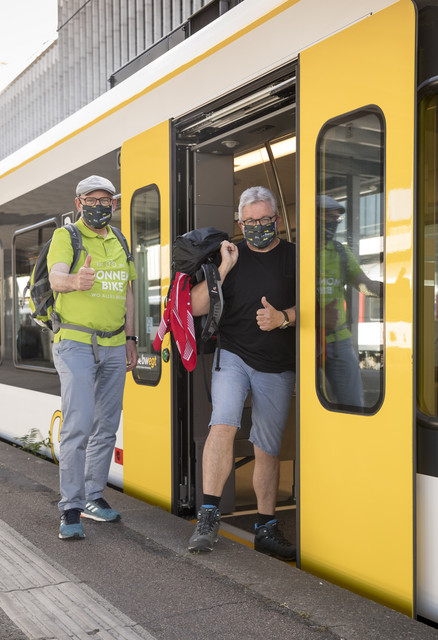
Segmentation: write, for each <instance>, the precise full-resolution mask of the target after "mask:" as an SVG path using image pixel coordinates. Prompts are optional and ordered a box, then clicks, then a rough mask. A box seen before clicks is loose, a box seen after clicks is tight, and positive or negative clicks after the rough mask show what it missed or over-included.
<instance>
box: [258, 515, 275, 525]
mask: <svg viewBox="0 0 438 640" xmlns="http://www.w3.org/2000/svg"><path fill="white" fill-rule="evenodd" d="M271 520H275V514H272V515H269V516H268V515H266V513H258V514H257V524H258V525H259V526H261V525H264V524H266V523H267V522H270V521H271Z"/></svg>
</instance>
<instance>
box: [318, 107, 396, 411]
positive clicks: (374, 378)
mask: <svg viewBox="0 0 438 640" xmlns="http://www.w3.org/2000/svg"><path fill="white" fill-rule="evenodd" d="M383 278H384V119H383V116H382V114H381V112H380V111H379V110H378V109H377V108H367V109H364V110H361V111H358V112H354V113H353V114H349V115H348V116H344V117H341V118H339V119H335V120H332V121H330V122H328V123H327V124H326V125H325V126H324V127H323V129H322V130H321V132H320V136H319V139H318V145H317V198H316V353H317V363H316V380H317V389H318V394H319V398H320V400H321V402H322V403H323V404H324V406H326V407H327V408H329V409H332V410H344V411H351V412H358V413H373V412H375V411H376V410H377V408H378V407H379V406H380V404H381V402H382V399H383V386H384V371H383V349H384V343H383V335H384V332H383Z"/></svg>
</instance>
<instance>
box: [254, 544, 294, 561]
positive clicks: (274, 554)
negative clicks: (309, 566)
mask: <svg viewBox="0 0 438 640" xmlns="http://www.w3.org/2000/svg"><path fill="white" fill-rule="evenodd" d="M254 551H258V552H259V553H263V554H264V555H265V556H270V557H271V558H276V559H277V560H284V561H285V562H295V561H296V559H297V555H296V554H294V555H293V556H290V557H288V558H287V557H285V556H280V555H279V554H278V553H274V552H273V551H268V550H267V549H258V548H257V547H256V546H254Z"/></svg>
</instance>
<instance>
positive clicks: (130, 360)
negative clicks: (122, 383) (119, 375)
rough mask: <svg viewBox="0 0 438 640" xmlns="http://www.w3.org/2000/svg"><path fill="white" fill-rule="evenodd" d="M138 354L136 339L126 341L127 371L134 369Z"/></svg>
mask: <svg viewBox="0 0 438 640" xmlns="http://www.w3.org/2000/svg"><path fill="white" fill-rule="evenodd" d="M137 360H138V354H137V346H136V344H135V342H134V340H127V341H126V371H132V370H133V369H135V367H136V366H137Z"/></svg>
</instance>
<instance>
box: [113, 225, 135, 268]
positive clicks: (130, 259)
mask: <svg viewBox="0 0 438 640" xmlns="http://www.w3.org/2000/svg"><path fill="white" fill-rule="evenodd" d="M111 229H112V230H113V233H114V235H115V236H116V237H117V240H118V241H119V242H120V244H121V245H122V247H123V249H124V250H125V253H126V259H127V261H128V262H133V260H134V259H133V257H132V254H131V252H130V251H129V246H128V241H127V240H126V238H125V236H124V235H123V233H122V232H121V231H120V229H119V228H118V227H111Z"/></svg>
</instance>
